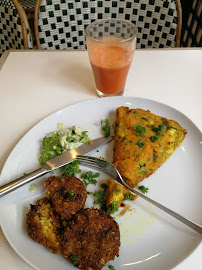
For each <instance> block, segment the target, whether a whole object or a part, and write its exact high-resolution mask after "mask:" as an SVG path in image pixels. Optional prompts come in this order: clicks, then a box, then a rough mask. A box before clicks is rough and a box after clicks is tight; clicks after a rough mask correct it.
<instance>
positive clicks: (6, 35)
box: [0, 0, 32, 56]
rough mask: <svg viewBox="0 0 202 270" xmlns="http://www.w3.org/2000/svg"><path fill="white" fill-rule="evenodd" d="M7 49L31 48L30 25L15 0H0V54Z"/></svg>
mask: <svg viewBox="0 0 202 270" xmlns="http://www.w3.org/2000/svg"><path fill="white" fill-rule="evenodd" d="M9 49H32V38H31V35H30V27H29V23H28V20H27V16H26V14H25V12H24V10H23V8H22V7H21V5H20V4H19V3H18V1H17V0H13V1H9V0H0V56H1V55H2V53H3V52H4V51H6V50H9Z"/></svg>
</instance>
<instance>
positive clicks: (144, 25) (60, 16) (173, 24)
mask: <svg viewBox="0 0 202 270" xmlns="http://www.w3.org/2000/svg"><path fill="white" fill-rule="evenodd" d="M107 18H117V19H124V20H130V21H132V22H133V23H135V24H136V25H137V27H138V35H137V48H163V47H174V46H179V43H180V33H181V5H180V1H179V0H165V1H163V0H122V1H121V0H120V1H117V0H112V1H107V0H100V1H95V0H86V1H85V0H37V2H36V7H35V18H34V20H35V21H34V24H35V35H36V41H37V45H38V48H40V49H85V48H86V41H85V28H86V26H87V25H88V24H90V23H91V22H93V21H95V20H98V19H107Z"/></svg>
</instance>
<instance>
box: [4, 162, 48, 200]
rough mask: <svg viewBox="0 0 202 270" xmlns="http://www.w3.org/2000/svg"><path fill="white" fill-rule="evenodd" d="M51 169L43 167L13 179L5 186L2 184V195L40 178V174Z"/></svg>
mask: <svg viewBox="0 0 202 270" xmlns="http://www.w3.org/2000/svg"><path fill="white" fill-rule="evenodd" d="M50 171H51V170H48V169H46V168H45V167H41V168H39V169H37V170H35V171H33V172H31V173H28V174H26V175H24V176H21V177H20V178H17V179H16V180H13V181H11V182H9V183H7V184H5V185H3V186H0V197H1V196H3V195H5V194H7V193H9V192H11V191H13V190H14V189H16V188H18V187H20V186H22V185H24V184H26V183H29V182H31V181H32V180H34V179H36V178H39V177H40V176H42V175H44V174H47V173H48V172H50Z"/></svg>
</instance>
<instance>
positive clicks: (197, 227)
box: [124, 183, 202, 235]
mask: <svg viewBox="0 0 202 270" xmlns="http://www.w3.org/2000/svg"><path fill="white" fill-rule="evenodd" d="M124 185H125V186H126V187H127V188H128V189H129V190H130V191H131V192H132V193H135V194H136V195H138V196H139V197H141V198H142V199H144V200H146V201H148V202H150V203H152V204H154V205H155V206H157V207H158V208H160V209H161V210H163V211H165V212H166V213H168V214H169V215H171V216H173V217H175V218H176V219H178V220H179V221H181V222H183V223H184V224H186V225H187V226H189V227H190V228H192V229H193V230H195V231H197V232H198V233H200V234H201V235H202V226H201V225H199V224H197V223H195V222H193V221H191V220H189V219H187V218H185V217H183V216H181V215H180V214H178V213H176V212H174V211H173V210H171V209H169V208H167V207H165V206H163V205H162V204H160V203H158V202H156V201H154V200H152V199H150V198H148V197H147V196H145V195H143V194H142V193H140V192H139V191H137V190H135V189H133V188H131V187H130V186H129V185H127V184H126V183H124Z"/></svg>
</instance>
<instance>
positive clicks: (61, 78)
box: [43, 57, 96, 94]
mask: <svg viewBox="0 0 202 270" xmlns="http://www.w3.org/2000/svg"><path fill="white" fill-rule="evenodd" d="M75 58H76V57H75ZM77 58H79V57H77ZM51 62H52V61H51ZM49 66H50V67H54V66H57V70H56V69H54V68H50V69H48V70H46V71H45V72H44V74H43V76H46V78H47V79H48V81H49V82H50V81H51V82H53V83H56V84H57V85H58V86H59V85H60V86H63V87H67V86H68V88H71V87H72V88H73V89H74V90H75V91H77V92H78V93H81V92H83V91H86V92H89V93H95V94H96V92H95V88H96V87H95V81H94V76H93V71H92V69H91V67H90V66H89V65H86V64H84V63H81V62H79V59H75V62H74V63H72V62H71V65H68V63H64V61H59V63H56V62H55V61H53V62H52V63H49ZM56 78H57V79H56Z"/></svg>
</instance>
